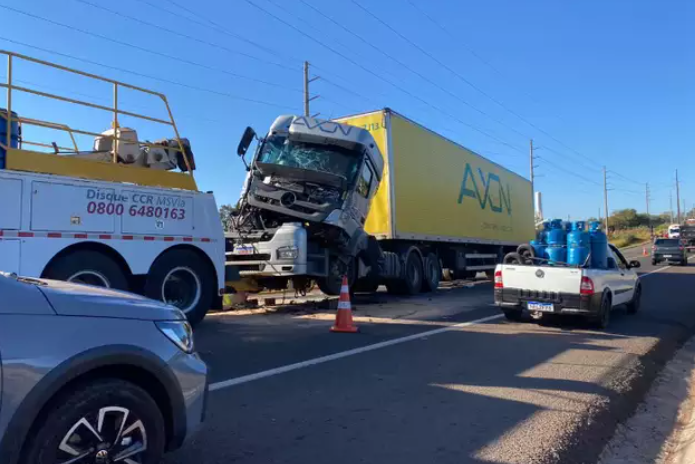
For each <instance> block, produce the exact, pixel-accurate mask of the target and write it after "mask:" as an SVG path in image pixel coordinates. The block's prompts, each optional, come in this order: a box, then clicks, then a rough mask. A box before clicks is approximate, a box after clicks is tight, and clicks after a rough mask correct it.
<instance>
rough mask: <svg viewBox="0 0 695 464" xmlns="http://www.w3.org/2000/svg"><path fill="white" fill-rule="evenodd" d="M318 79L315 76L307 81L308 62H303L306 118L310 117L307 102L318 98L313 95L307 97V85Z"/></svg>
mask: <svg viewBox="0 0 695 464" xmlns="http://www.w3.org/2000/svg"><path fill="white" fill-rule="evenodd" d="M318 78H319V77H318V76H316V77H312V78H311V79H309V62H308V61H305V62H304V116H306V117H307V118H308V117H309V116H311V112H310V111H309V102H310V101H312V100H316V99H317V98H319V95H315V96H313V97H310V96H309V84H310V83H311V82H314V81H315V80H316V79H318ZM317 114H318V113H317Z"/></svg>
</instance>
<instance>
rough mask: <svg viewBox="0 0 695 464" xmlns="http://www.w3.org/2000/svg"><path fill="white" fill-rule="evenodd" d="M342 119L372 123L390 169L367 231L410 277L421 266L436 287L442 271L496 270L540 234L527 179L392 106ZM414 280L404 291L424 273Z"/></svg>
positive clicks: (459, 274)
mask: <svg viewBox="0 0 695 464" xmlns="http://www.w3.org/2000/svg"><path fill="white" fill-rule="evenodd" d="M336 121H337V122H341V123H344V124H348V125H352V126H357V127H361V128H364V129H367V130H368V131H369V132H370V133H371V134H372V136H373V137H374V140H375V141H376V143H377V145H378V146H379V149H380V151H381V153H382V155H383V157H384V174H383V178H382V181H381V183H380V185H379V190H378V191H377V193H376V196H375V197H374V199H373V201H372V205H371V209H370V212H369V215H368V217H367V221H366V224H365V229H366V231H367V232H368V233H369V234H370V235H372V236H373V237H375V238H376V239H377V240H378V243H379V246H380V248H381V249H383V250H385V251H390V252H395V253H397V254H398V255H399V256H400V257H401V258H402V264H403V265H404V267H405V269H404V270H403V271H404V274H405V275H406V276H407V275H409V274H410V275H411V277H413V276H412V274H413V272H415V273H417V267H418V266H420V267H421V268H422V269H423V271H424V273H423V275H422V277H421V279H420V280H422V281H423V283H422V284H421V285H424V286H427V285H428V283H427V281H428V280H430V282H431V283H430V284H429V285H430V286H433V285H434V284H435V280H437V279H438V276H439V275H440V274H441V271H439V270H438V269H444V270H445V274H446V275H453V276H456V277H470V276H472V275H474V274H475V273H476V272H478V271H487V272H491V271H492V270H493V269H494V266H495V264H496V263H497V262H499V261H500V260H501V258H502V256H503V255H504V254H505V253H506V252H508V251H510V250H511V249H513V248H515V247H516V246H518V245H519V244H520V243H523V242H528V241H529V240H531V239H533V237H534V223H533V198H532V192H531V183H530V182H529V181H528V180H527V179H525V178H523V177H521V176H519V175H518V174H515V173H513V172H511V171H509V170H508V169H505V168H503V167H502V166H500V165H498V164H496V163H494V162H492V161H490V160H488V159H486V158H484V157H482V156H480V155H478V154H476V153H474V152H473V151H471V150H469V149H467V148H465V147H463V146H461V145H459V144H457V143H455V142H453V141H451V140H449V139H447V138H445V137H443V136H441V135H439V134H437V133H435V132H433V131H431V130H429V129H427V128H426V127H424V126H422V125H420V124H418V123H416V122H414V121H412V120H410V119H408V118H406V117H404V116H402V115H400V114H398V113H396V112H395V111H393V110H390V109H388V108H386V109H383V110H378V111H373V112H369V113H362V114H357V115H353V116H347V117H344V118H340V119H337V120H336ZM411 256H412V258H411ZM435 260H436V261H438V263H439V264H438V263H437V262H434V261H435ZM418 261H419V264H418ZM412 267H415V268H416V269H410V268H412ZM410 280H411V282H410V283H411V284H412V285H408V284H407V283H405V284H404V285H405V286H406V288H400V289H401V290H403V292H412V291H415V290H416V289H415V288H409V287H412V286H413V285H417V278H411V279H410ZM387 283H388V282H387ZM361 284H362V285H363V286H365V287H370V286H372V285H374V283H373V282H364V281H363V282H361ZM396 287H403V285H400V286H399V285H396Z"/></svg>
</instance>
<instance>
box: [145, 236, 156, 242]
mask: <svg viewBox="0 0 695 464" xmlns="http://www.w3.org/2000/svg"><path fill="white" fill-rule="evenodd" d="M143 240H145V241H146V242H152V241H154V237H143Z"/></svg>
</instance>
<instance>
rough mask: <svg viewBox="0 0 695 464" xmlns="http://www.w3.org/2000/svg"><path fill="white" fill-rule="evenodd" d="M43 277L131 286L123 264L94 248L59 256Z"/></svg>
mask: <svg viewBox="0 0 695 464" xmlns="http://www.w3.org/2000/svg"><path fill="white" fill-rule="evenodd" d="M43 277H45V278H47V279H55V280H64V281H66V282H73V283H79V284H86V285H94V286H96V287H106V288H113V289H116V290H128V288H129V285H128V278H127V277H126V275H125V273H124V272H123V269H121V266H119V265H118V263H117V262H116V261H114V260H113V259H111V258H110V257H108V256H106V255H105V254H103V253H99V252H98V251H92V250H77V251H74V252H72V253H68V254H66V255H65V256H62V257H61V258H58V259H57V260H56V261H55V262H53V263H51V264H50V265H49V267H48V269H46V271H44V273H43Z"/></svg>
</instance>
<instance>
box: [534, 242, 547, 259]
mask: <svg viewBox="0 0 695 464" xmlns="http://www.w3.org/2000/svg"><path fill="white" fill-rule="evenodd" d="M530 245H531V247H533V251H535V252H536V258H543V259H548V255H547V252H546V250H547V248H548V247H547V246H546V244H545V243H544V242H541V241H540V240H531V242H530Z"/></svg>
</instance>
